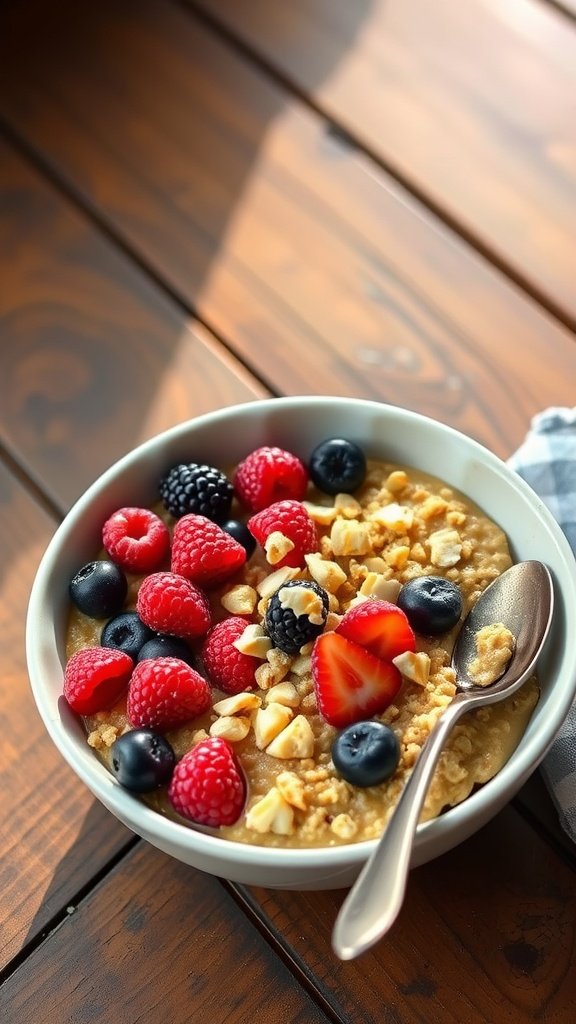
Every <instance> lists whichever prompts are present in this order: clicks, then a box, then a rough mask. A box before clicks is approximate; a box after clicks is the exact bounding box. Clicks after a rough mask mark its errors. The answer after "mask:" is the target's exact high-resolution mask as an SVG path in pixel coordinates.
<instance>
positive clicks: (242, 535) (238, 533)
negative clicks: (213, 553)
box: [220, 519, 256, 558]
mask: <svg viewBox="0 0 576 1024" xmlns="http://www.w3.org/2000/svg"><path fill="white" fill-rule="evenodd" d="M220 525H221V526H222V529H223V530H225V531H226V533H229V534H230V536H231V537H233V538H234V540H237V541H238V543H239V544H241V545H242V547H243V548H244V550H245V552H246V558H250V556H251V555H253V554H254V549H255V548H256V541H255V540H254V537H253V536H252V534H251V533H250V530H249V529H248V527H247V526H246V523H241V522H240V520H239V519H227V520H226V522H225V523H221V524H220Z"/></svg>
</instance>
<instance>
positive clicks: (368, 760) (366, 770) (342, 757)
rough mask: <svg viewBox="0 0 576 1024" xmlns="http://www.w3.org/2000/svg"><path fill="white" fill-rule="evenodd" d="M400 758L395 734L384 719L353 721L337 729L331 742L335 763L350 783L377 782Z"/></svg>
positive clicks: (383, 778) (387, 774)
mask: <svg viewBox="0 0 576 1024" xmlns="http://www.w3.org/2000/svg"><path fill="white" fill-rule="evenodd" d="M399 759H400V745H399V743H398V739H397V737H396V734H395V733H394V732H393V731H392V729H390V728H389V726H387V725H384V723H383V722H377V721H369V722H356V723H355V724H354V725H348V726H347V727H346V728H345V729H343V730H342V732H340V733H338V735H337V737H336V739H335V740H334V743H333V745H332V760H333V762H334V767H335V768H336V769H337V771H338V772H339V773H340V775H341V776H342V778H343V779H346V782H350V783H351V785H352V786H362V787H365V786H378V785H379V784H380V783H381V782H384V781H385V780H386V779H389V778H390V776H391V775H393V773H394V772H395V770H396V766H397V764H398V761H399Z"/></svg>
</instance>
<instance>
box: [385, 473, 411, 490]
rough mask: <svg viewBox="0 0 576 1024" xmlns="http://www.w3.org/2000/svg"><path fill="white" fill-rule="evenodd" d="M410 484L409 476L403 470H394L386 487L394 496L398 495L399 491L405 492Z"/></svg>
mask: <svg viewBox="0 0 576 1024" xmlns="http://www.w3.org/2000/svg"><path fill="white" fill-rule="evenodd" d="M407 484H408V476H407V474H406V473H405V472H404V470H403V469H394V470H393V471H392V473H390V475H389V477H388V478H387V479H386V481H385V483H384V486H385V487H386V489H387V490H389V491H391V493H392V494H396V493H397V492H398V491H402V490H404V488H405V487H406V486H407Z"/></svg>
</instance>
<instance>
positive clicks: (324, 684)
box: [312, 632, 402, 729]
mask: <svg viewBox="0 0 576 1024" xmlns="http://www.w3.org/2000/svg"><path fill="white" fill-rule="evenodd" d="M312 678H313V680H314V689H315V691H316V703H317V704H318V710H319V711H320V713H321V714H322V715H323V717H324V718H325V719H326V721H327V722H329V724H330V725H335V726H336V727H337V728H339V729H341V728H343V727H344V726H346V725H351V724H352V723H353V722H360V721H362V720H363V719H365V718H371V717H372V715H375V714H377V713H378V712H379V711H384V709H385V708H387V707H388V705H389V704H391V702H392V701H393V699H394V697H395V696H396V694H397V693H398V690H399V689H400V686H401V685H402V676H401V675H400V672H399V671H398V669H397V668H396V666H395V665H392V664H390V662H388V661H382V659H381V658H377V657H376V656H375V655H374V654H370V652H369V651H367V650H366V648H364V647H360V646H359V644H355V643H353V642H352V640H347V639H346V637H344V636H341V635H340V634H339V633H335V632H328V633H322V635H321V636H319V637H318V639H317V640H316V641H315V643H314V647H313V649H312Z"/></svg>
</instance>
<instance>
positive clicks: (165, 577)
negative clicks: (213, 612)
mask: <svg viewBox="0 0 576 1024" xmlns="http://www.w3.org/2000/svg"><path fill="white" fill-rule="evenodd" d="M136 610H137V612H138V615H139V616H140V618H141V619H142V622H144V623H145V625H147V626H150V629H154V630H156V632H157V633H170V634H171V635H172V636H183V637H188V638H190V639H192V638H194V637H198V636H203V635H204V633H206V632H207V631H208V630H209V628H210V605H209V603H208V598H207V597H206V594H204V593H203V591H202V590H199V588H198V587H195V586H194V584H193V583H190V580H185V579H184V577H183V576H178V575H177V574H176V573H174V572H155V573H152V575H151V576H147V577H146V579H144V580H142V583H141V585H140V589H139V591H138V599H137V604H136Z"/></svg>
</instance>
